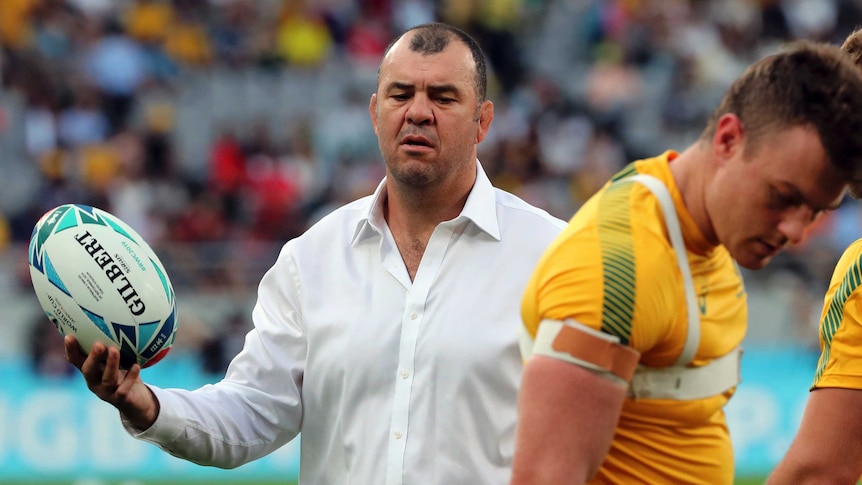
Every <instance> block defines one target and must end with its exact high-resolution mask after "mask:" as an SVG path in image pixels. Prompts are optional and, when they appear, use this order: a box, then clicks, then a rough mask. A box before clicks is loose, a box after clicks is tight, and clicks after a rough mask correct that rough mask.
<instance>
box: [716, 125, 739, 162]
mask: <svg viewBox="0 0 862 485" xmlns="http://www.w3.org/2000/svg"><path fill="white" fill-rule="evenodd" d="M744 148H745V127H744V126H743V125H742V120H740V119H739V117H738V116H736V115H735V114H733V113H725V114H723V115H721V117H720V118H719V119H718V122H717V123H716V126H715V134H714V135H713V136H712V153H713V155H714V157H715V160H716V161H718V162H719V163H723V162H725V161H727V160H730V159H732V158H734V157H735V156H737V155H739V154H741V153H742V150H743V149H744Z"/></svg>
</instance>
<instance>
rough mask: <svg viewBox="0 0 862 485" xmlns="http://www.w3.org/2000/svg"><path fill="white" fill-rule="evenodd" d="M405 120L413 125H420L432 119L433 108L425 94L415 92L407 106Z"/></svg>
mask: <svg viewBox="0 0 862 485" xmlns="http://www.w3.org/2000/svg"><path fill="white" fill-rule="evenodd" d="M407 120H408V121H409V122H410V123H412V124H414V125H422V124H427V123H431V122H433V121H434V109H433V107H432V104H431V100H430V99H428V97H427V96H425V95H422V94H417V95H416V96H414V97H413V99H412V100H411V101H410V106H409V107H408V108H407Z"/></svg>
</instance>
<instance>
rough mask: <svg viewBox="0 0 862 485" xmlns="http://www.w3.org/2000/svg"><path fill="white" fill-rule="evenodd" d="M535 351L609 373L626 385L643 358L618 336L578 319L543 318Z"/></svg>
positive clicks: (534, 346)
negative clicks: (576, 320)
mask: <svg viewBox="0 0 862 485" xmlns="http://www.w3.org/2000/svg"><path fill="white" fill-rule="evenodd" d="M533 354H534V355H545V356H548V357H553V358H555V359H559V360H563V361H566V362H571V363H573V364H577V365H580V366H582V367H586V368H588V369H591V370H593V371H596V372H598V373H602V374H605V373H606V374H609V376H613V377H615V379H614V380H618V381H621V383H622V384H624V385H627V384H628V382H629V381H630V380H631V378H632V375H633V374H634V372H635V368H636V367H637V364H638V360H639V359H640V353H639V352H637V351H636V350H634V349H633V348H631V347H629V346H627V345H623V344H621V343H620V341H619V338H618V337H616V336H613V335H608V334H606V333H602V332H600V331H598V330H595V329H593V328H590V327H588V326H586V325H583V324H581V323H578V322H575V321H574V320H566V321H565V322H561V321H559V320H549V319H545V320H542V322H541V323H540V324H539V330H538V332H537V333H536V340H535V342H534V343H533Z"/></svg>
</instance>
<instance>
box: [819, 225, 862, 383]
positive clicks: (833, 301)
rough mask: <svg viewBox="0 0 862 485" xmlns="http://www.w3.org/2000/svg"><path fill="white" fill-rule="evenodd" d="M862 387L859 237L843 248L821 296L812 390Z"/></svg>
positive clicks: (861, 244)
mask: <svg viewBox="0 0 862 485" xmlns="http://www.w3.org/2000/svg"><path fill="white" fill-rule="evenodd" d="M820 387H840V388H847V389H862V239H859V240H857V241H856V242H854V243H853V244H851V245H850V246H848V247H847V249H845V250H844V253H843V254H842V255H841V258H840V259H839V260H838V263H837V264H836V265H835V270H834V272H833V274H832V279H831V281H830V283H829V289H828V290H827V291H826V295H825V297H824V299H823V311H822V313H821V316H820V360H819V361H818V363H817V370H816V372H815V374H814V382H813V383H812V384H811V389H816V388H820Z"/></svg>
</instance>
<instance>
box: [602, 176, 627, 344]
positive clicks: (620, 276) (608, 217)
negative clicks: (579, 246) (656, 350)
mask: <svg viewBox="0 0 862 485" xmlns="http://www.w3.org/2000/svg"><path fill="white" fill-rule="evenodd" d="M623 172H625V170H623ZM633 185H634V184H633V183H622V184H613V185H611V186H609V187H608V188H607V190H605V192H604V193H603V194H602V196H601V199H600V200H599V221H598V228H599V243H600V245H601V251H602V271H603V273H604V274H603V276H604V285H605V291H604V302H603V307H602V331H603V332H605V333H608V334H610V335H616V336H617V337H619V338H620V341H621V342H622V343H623V344H624V345H625V344H628V343H629V340H630V339H631V333H632V319H633V317H634V309H635V253H634V241H633V240H632V229H631V222H630V219H629V214H630V211H629V199H630V197H631V191H632V187H633Z"/></svg>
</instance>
